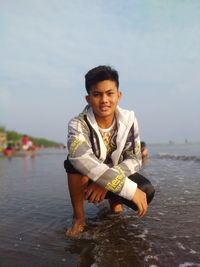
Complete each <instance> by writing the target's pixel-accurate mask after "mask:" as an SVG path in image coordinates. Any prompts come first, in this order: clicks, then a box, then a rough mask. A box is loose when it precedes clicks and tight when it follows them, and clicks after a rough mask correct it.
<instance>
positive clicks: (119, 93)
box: [118, 91, 122, 100]
mask: <svg viewBox="0 0 200 267" xmlns="http://www.w3.org/2000/svg"><path fill="white" fill-rule="evenodd" d="M118 96H119V100H120V99H121V97H122V92H121V91H119V92H118Z"/></svg>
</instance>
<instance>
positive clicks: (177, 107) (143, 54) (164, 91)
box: [0, 0, 200, 143]
mask: <svg viewBox="0 0 200 267" xmlns="http://www.w3.org/2000/svg"><path fill="white" fill-rule="evenodd" d="M98 65H110V66H112V67H114V68H115V69H116V70H117V71H118V72H119V77H120V91H121V92H122V99H121V102H120V106H121V107H122V108H125V109H130V110H134V112H135V114H136V117H137V119H138V122H139V128H140V136H141V139H142V140H145V141H146V142H147V143H168V142H169V141H174V142H180V143H181V142H184V141H185V139H187V140H188V141H191V142H199V141H200V123H198V120H197V118H198V116H199V115H200V74H199V73H200V1H199V0H162V1H160V0H148V1H147V0H144V1H142V0H137V1H136V0H126V1H121V0H109V1H106V0H96V1H94V0H84V1H82V0H73V1H66V0H17V1H16V0H0V125H1V126H4V127H6V129H8V130H15V131H18V132H20V133H24V134H29V135H32V136H35V137H44V138H47V139H50V140H54V141H58V142H63V143H66V140H67V124H68V122H69V120H70V119H71V118H72V117H74V116H76V115H78V114H79V113H80V112H81V111H82V110H83V108H84V106H85V105H86V101H85V95H86V90H85V87H84V82H85V81H84V76H85V74H86V73H87V71H88V70H90V69H91V68H93V67H96V66H98ZM198 114H199V115H198Z"/></svg>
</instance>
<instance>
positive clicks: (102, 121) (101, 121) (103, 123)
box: [96, 116, 114, 129]
mask: <svg viewBox="0 0 200 267" xmlns="http://www.w3.org/2000/svg"><path fill="white" fill-rule="evenodd" d="M113 121H114V116H112V117H107V118H96V122H97V124H98V126H99V127H100V128H102V129H107V128H109V127H110V126H111V125H112V123H113Z"/></svg>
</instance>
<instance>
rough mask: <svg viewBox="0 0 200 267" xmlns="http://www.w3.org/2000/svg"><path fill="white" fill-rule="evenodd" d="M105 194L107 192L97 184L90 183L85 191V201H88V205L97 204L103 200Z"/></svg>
mask: <svg viewBox="0 0 200 267" xmlns="http://www.w3.org/2000/svg"><path fill="white" fill-rule="evenodd" d="M107 192H108V190H106V189H105V188H104V187H102V186H101V185H99V184H97V183H91V184H90V185H89V186H88V187H87V188H86V189H85V199H88V202H89V203H98V202H101V201H103V200H104V198H105V196H106V193H107Z"/></svg>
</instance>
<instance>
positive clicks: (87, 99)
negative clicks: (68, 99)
mask: <svg viewBox="0 0 200 267" xmlns="http://www.w3.org/2000/svg"><path fill="white" fill-rule="evenodd" d="M85 100H86V101H87V102H88V104H90V97H89V95H86V96H85Z"/></svg>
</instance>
